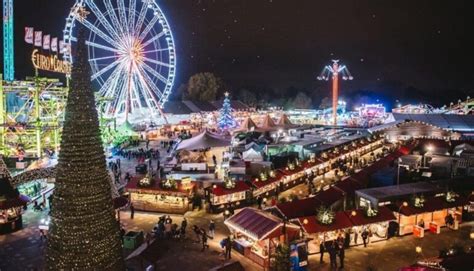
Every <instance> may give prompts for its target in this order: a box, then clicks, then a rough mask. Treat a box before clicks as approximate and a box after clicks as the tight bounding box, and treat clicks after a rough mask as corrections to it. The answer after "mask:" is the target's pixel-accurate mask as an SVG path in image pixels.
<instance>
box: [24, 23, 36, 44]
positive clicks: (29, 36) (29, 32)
mask: <svg viewBox="0 0 474 271" xmlns="http://www.w3.org/2000/svg"><path fill="white" fill-rule="evenodd" d="M33 37H34V29H33V27H25V42H26V43H28V44H33Z"/></svg>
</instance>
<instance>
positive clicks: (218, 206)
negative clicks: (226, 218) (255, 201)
mask: <svg viewBox="0 0 474 271" xmlns="http://www.w3.org/2000/svg"><path fill="white" fill-rule="evenodd" d="M249 191H250V187H249V186H248V185H247V184H246V183H245V182H243V181H235V182H224V183H218V184H214V185H212V187H211V188H210V189H209V190H208V193H209V194H208V196H209V202H210V205H211V211H213V212H219V211H223V210H224V209H225V208H226V206H227V205H231V204H232V205H235V206H244V205H245V203H246V202H247V200H248V199H249V198H250V195H249V193H250V192H249Z"/></svg>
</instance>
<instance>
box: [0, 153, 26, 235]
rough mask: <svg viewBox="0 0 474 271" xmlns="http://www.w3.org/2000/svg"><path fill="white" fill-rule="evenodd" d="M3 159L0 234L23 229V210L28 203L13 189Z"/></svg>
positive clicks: (0, 171)
mask: <svg viewBox="0 0 474 271" xmlns="http://www.w3.org/2000/svg"><path fill="white" fill-rule="evenodd" d="M11 180H12V178H11V175H10V173H9V172H8V170H7V168H6V165H5V163H4V162H3V159H1V157H0V234H4V233H10V232H14V231H17V230H19V229H21V228H22V227H23V218H22V215H23V208H24V207H25V206H26V204H27V203H28V202H29V201H30V199H29V198H28V197H27V196H24V195H21V194H20V193H19V192H18V190H16V189H14V188H13V186H12V183H11Z"/></svg>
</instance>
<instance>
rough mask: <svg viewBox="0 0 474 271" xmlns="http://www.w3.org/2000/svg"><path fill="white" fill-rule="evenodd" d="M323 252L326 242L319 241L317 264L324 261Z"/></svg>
mask: <svg viewBox="0 0 474 271" xmlns="http://www.w3.org/2000/svg"><path fill="white" fill-rule="evenodd" d="M324 252H326V244H325V243H324V241H321V243H319V253H320V256H319V264H323V263H324Z"/></svg>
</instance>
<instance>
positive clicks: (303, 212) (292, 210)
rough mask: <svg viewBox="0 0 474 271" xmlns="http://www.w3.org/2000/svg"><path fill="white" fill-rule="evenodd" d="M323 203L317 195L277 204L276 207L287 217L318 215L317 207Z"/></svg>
mask: <svg viewBox="0 0 474 271" xmlns="http://www.w3.org/2000/svg"><path fill="white" fill-rule="evenodd" d="M321 205H322V203H321V201H319V200H318V199H317V198H315V197H311V198H305V199H300V200H295V201H292V202H286V203H280V204H277V205H276V206H275V207H273V208H275V209H276V210H277V211H278V212H280V213H281V214H282V215H283V216H285V217H286V218H287V219H292V218H297V217H303V216H310V215H316V209H317V208H318V207H319V206H321Z"/></svg>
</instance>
